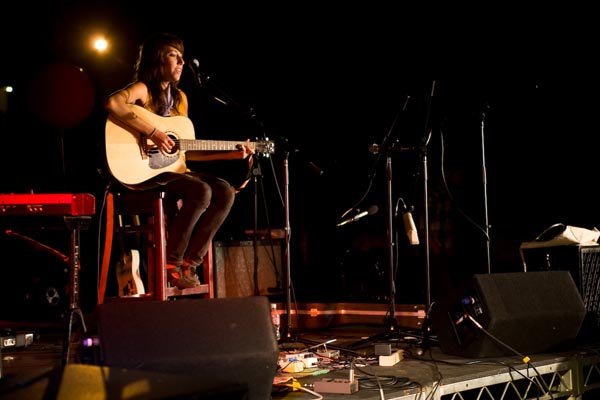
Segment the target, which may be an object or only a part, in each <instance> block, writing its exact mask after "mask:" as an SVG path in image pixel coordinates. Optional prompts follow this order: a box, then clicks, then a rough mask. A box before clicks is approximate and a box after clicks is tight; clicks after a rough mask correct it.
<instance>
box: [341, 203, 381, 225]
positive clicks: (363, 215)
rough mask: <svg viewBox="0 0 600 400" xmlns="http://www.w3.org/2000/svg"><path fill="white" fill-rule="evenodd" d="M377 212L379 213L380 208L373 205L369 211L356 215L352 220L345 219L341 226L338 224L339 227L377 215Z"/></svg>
mask: <svg viewBox="0 0 600 400" xmlns="http://www.w3.org/2000/svg"><path fill="white" fill-rule="evenodd" d="M377 211H379V207H377V206H375V205H373V206H371V207H369V209H368V210H367V211H363V212H361V213H358V214H356V215H355V216H354V217H352V218H348V219H345V220H343V221H342V222H340V223H339V224H337V226H342V225H346V224H347V223H349V222H354V221H358V220H359V219H361V218H362V217H366V216H367V215H373V214H375V213H376V212H377Z"/></svg>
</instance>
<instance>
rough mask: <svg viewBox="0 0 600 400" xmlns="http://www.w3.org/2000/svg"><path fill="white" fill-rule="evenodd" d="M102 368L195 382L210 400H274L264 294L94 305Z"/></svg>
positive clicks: (275, 352)
mask: <svg viewBox="0 0 600 400" xmlns="http://www.w3.org/2000/svg"><path fill="white" fill-rule="evenodd" d="M97 311H98V315H97V317H98V336H99V340H100V350H101V357H102V364H103V365H104V366H107V367H121V368H128V369H139V370H147V371H155V372H165V373H179V374H182V375H185V376H193V377H195V379H196V380H197V382H199V383H201V384H204V385H205V387H206V392H207V393H208V392H210V393H222V394H223V397H219V396H217V395H215V396H213V397H211V399H221V398H223V399H225V398H227V399H244V400H263V399H268V398H270V396H271V390H272V386H273V378H274V377H275V373H276V371H277V359H278V356H279V348H278V345H277V341H276V339H275V334H274V332H273V323H272V321H271V316H270V308H269V301H268V299H267V298H266V297H264V296H253V297H245V298H228V299H180V300H175V301H150V300H149V301H145V300H144V301H127V302H112V303H104V304H101V305H99V306H98V310H97Z"/></svg>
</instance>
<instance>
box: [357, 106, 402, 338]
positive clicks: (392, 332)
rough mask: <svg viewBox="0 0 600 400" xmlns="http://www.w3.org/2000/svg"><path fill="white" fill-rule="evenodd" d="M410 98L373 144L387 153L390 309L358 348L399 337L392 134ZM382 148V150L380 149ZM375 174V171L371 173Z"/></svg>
mask: <svg viewBox="0 0 600 400" xmlns="http://www.w3.org/2000/svg"><path fill="white" fill-rule="evenodd" d="M409 100H410V96H406V101H405V102H404V106H403V107H402V110H401V111H400V112H399V113H398V114H397V115H396V118H395V119H394V122H393V123H392V127H391V128H390V130H389V131H388V133H387V134H386V136H385V137H384V139H383V141H382V145H381V146H377V145H375V146H372V147H373V148H374V149H375V150H376V152H377V153H378V156H379V155H381V152H384V153H385V171H386V215H387V235H386V238H387V239H386V245H387V257H388V276H389V281H388V282H389V297H390V299H389V301H390V303H389V310H388V313H387V317H386V319H385V320H384V328H385V331H384V332H383V333H379V334H375V335H373V336H371V337H369V338H367V339H364V340H360V341H358V342H355V343H353V344H351V345H350V348H357V347H360V346H362V345H364V344H366V343H371V342H373V341H378V340H383V339H388V340H392V339H394V338H395V337H396V338H398V337H399V325H398V320H397V319H396V276H395V265H396V263H395V260H396V258H395V257H394V254H395V253H394V249H395V248H396V246H395V244H394V211H393V202H392V157H391V153H392V151H394V150H396V149H394V143H393V142H392V141H391V140H390V134H391V132H392V130H393V128H394V126H395V125H396V122H397V121H398V118H399V117H400V114H401V113H402V112H404V110H406V106H407V105H408V101H409ZM380 150H381V151H380ZM403 150H406V149H404V148H402V147H399V148H398V149H397V151H403ZM378 161H379V157H378V158H377V160H376V162H375V164H374V165H373V169H372V171H375V167H376V165H377V162H378ZM371 175H372V176H373V175H374V172H372V174H371Z"/></svg>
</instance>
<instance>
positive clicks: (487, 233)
mask: <svg viewBox="0 0 600 400" xmlns="http://www.w3.org/2000/svg"><path fill="white" fill-rule="evenodd" d="M480 117H481V166H482V173H483V208H484V218H485V243H486V265H487V273H488V274H491V273H492V267H491V262H490V225H489V218H488V201H487V173H486V166H485V165H486V161H485V135H484V120H485V113H484V112H481V114H480Z"/></svg>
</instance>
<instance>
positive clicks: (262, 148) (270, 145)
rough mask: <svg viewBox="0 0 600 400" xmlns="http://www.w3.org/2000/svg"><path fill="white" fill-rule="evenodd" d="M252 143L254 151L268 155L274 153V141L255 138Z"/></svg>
mask: <svg viewBox="0 0 600 400" xmlns="http://www.w3.org/2000/svg"><path fill="white" fill-rule="evenodd" d="M254 143H255V145H254V152H255V153H256V154H260V155H262V156H266V157H268V156H269V155H270V154H273V153H275V142H273V141H272V140H269V139H257V140H256V141H255V142H254Z"/></svg>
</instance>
